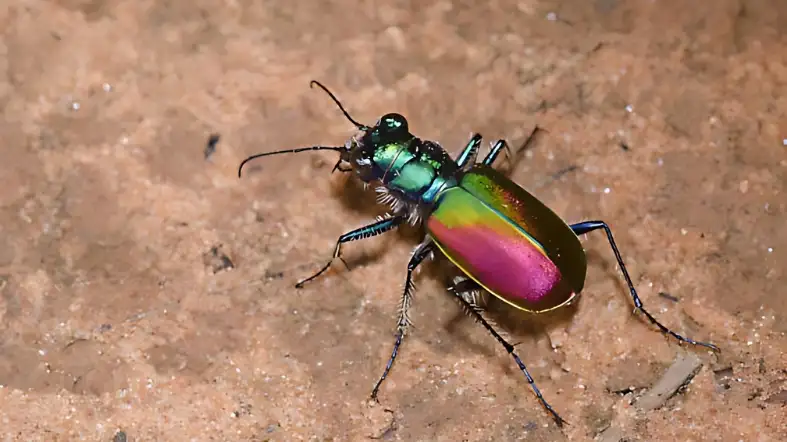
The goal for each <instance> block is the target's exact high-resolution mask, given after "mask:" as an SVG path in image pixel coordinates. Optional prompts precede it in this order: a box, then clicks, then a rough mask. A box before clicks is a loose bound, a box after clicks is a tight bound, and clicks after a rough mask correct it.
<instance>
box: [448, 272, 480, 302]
mask: <svg viewBox="0 0 787 442" xmlns="http://www.w3.org/2000/svg"><path fill="white" fill-rule="evenodd" d="M448 291H449V292H451V293H453V294H455V295H457V296H461V297H463V298H464V299H465V300H466V301H467V302H469V303H471V304H474V305H476V306H479V307H480V305H481V304H482V302H484V301H485V299H484V297H483V291H482V288H481V286H480V285H478V283H476V282H475V281H473V280H472V279H470V278H466V277H464V276H457V277H455V278H454V279H453V285H451V286H450V287H448Z"/></svg>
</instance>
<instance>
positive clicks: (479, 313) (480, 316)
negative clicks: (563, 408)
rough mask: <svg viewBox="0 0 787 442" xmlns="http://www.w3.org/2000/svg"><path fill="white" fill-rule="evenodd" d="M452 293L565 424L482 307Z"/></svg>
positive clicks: (554, 414) (553, 413) (553, 414)
mask: <svg viewBox="0 0 787 442" xmlns="http://www.w3.org/2000/svg"><path fill="white" fill-rule="evenodd" d="M454 295H455V296H456V298H457V299H458V300H459V302H461V303H462V305H463V306H464V308H465V310H467V312H468V313H469V314H470V315H471V316H473V318H474V319H475V320H476V321H477V322H479V323H480V324H481V325H483V326H484V328H485V329H486V330H487V331H488V332H489V333H490V334H491V335H492V336H493V337H494V338H495V340H496V341H497V342H499V343H500V345H502V346H503V347H504V348H505V349H506V351H507V352H508V354H510V355H511V357H513V358H514V361H515V362H516V365H517V366H519V369H520V370H521V371H522V373H523V374H524V375H525V378H527V383H528V384H530V388H532V389H533V393H535V395H536V397H537V398H538V401H539V402H541V405H542V406H543V407H544V408H545V409H546V410H547V411H548V412H549V413H550V414H551V415H552V418H553V419H554V420H555V423H556V424H557V426H558V427H562V426H563V425H566V424H567V422H566V421H564V420H563V418H562V417H560V415H559V414H558V413H557V411H555V409H554V408H552V406H551V405H549V402H547V401H546V399H544V396H543V395H542V394H541V390H539V389H538V386H536V382H535V381H534V380H533V376H531V375H530V372H529V371H528V369H527V366H525V364H524V363H523V362H522V359H520V358H519V355H517V354H516V352H515V351H514V346H513V345H511V344H510V343H509V342H508V341H507V340H506V339H505V338H504V337H503V336H502V335H501V334H500V333H499V332H498V331H497V330H495V328H494V326H492V324H491V321H489V320H488V319H486V315H485V314H484V311H483V309H481V308H480V307H478V306H477V305H475V304H473V303H472V302H470V301H468V300H467V299H465V297H463V296H461V295H460V294H459V293H457V292H454Z"/></svg>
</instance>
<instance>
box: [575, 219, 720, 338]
mask: <svg viewBox="0 0 787 442" xmlns="http://www.w3.org/2000/svg"><path fill="white" fill-rule="evenodd" d="M570 227H571V230H573V231H574V233H575V234H576V235H584V234H586V233H589V232H592V231H594V230H599V229H604V231H605V232H606V233H607V240H608V241H609V245H610V246H611V247H612V251H613V252H614V253H615V259H616V260H617V261H618V266H620V271H621V272H623V277H624V278H625V279H626V284H627V285H628V288H629V292H630V293H631V298H632V299H634V306H635V307H636V309H637V310H639V311H641V312H642V314H644V315H645V317H647V318H648V320H650V322H651V323H652V324H653V325H655V326H656V327H658V328H659V330H661V332H662V333H664V334H667V335H670V336H672V337H674V338H675V339H677V340H678V341H681V342H686V343H689V344H693V345H699V346H702V347H707V348H709V349H711V350H714V351H720V350H719V347H716V346H715V345H713V344H708V343H705V342H699V341H695V340H694V339H691V338H686V337H683V336H681V335H679V334H677V333H675V332H674V331H672V330H670V329H669V328H667V327H666V326H664V325H663V324H662V323H660V322H659V321H658V320H657V319H656V318H655V317H654V316H653V315H651V314H650V312H648V311H647V310H645V307H643V306H642V300H640V299H639V295H637V290H636V289H635V288H634V283H633V282H631V277H630V276H629V272H628V271H627V270H626V266H625V265H624V264H623V258H621V256H620V252H619V251H618V246H617V245H615V239H614V238H613V237H612V230H611V229H610V228H609V226H608V225H607V223H605V222H604V221H585V222H581V223H577V224H572V225H571V226H570Z"/></svg>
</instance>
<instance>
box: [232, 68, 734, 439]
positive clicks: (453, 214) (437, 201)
mask: <svg viewBox="0 0 787 442" xmlns="http://www.w3.org/2000/svg"><path fill="white" fill-rule="evenodd" d="M310 84H311V86H314V85H315V84H316V85H317V86H319V87H320V88H322V89H323V90H324V91H325V92H326V93H327V94H328V95H329V96H330V97H331V99H333V101H334V102H335V103H336V105H337V106H338V107H339V109H340V110H341V111H342V113H344V116H345V117H346V118H347V119H348V120H349V121H350V122H351V123H352V124H354V125H355V126H356V127H357V129H358V132H357V133H356V134H355V135H354V136H353V137H352V138H350V140H349V141H347V143H346V144H345V145H344V146H335V147H334V146H313V147H304V148H299V149H289V150H283V151H276V152H268V153H262V154H257V155H253V156H251V157H249V158H246V159H245V160H243V162H242V163H241V164H240V167H239V168H238V177H240V176H241V170H242V169H243V165H244V164H246V162H248V161H250V160H252V159H255V158H259V157H263V156H268V155H277V154H284V153H297V152H304V151H313V150H334V151H337V152H339V154H340V157H339V161H338V162H337V163H336V165H335V166H334V168H333V170H334V171H335V170H339V171H341V172H353V173H354V174H355V175H356V176H357V177H358V178H360V179H361V180H362V181H363V182H364V183H372V182H377V183H380V184H381V185H380V187H378V188H377V191H378V192H379V193H380V195H379V198H378V200H379V201H380V202H382V203H388V204H390V205H391V209H392V214H391V215H389V216H387V217H384V218H382V219H380V220H378V221H377V222H375V223H372V224H369V225H367V226H363V227H361V228H358V229H356V230H353V231H351V232H347V233H345V234H344V235H342V236H340V237H339V240H338V241H337V242H336V247H335V249H334V252H333V258H332V259H331V260H330V261H328V262H327V263H326V264H325V265H324V266H323V267H322V268H321V269H320V270H319V271H318V272H317V273H315V274H314V275H312V276H310V277H308V278H306V279H304V280H302V281H300V282H298V283H297V284H296V287H298V288H300V287H302V286H303V284H305V283H306V282H308V281H311V280H313V279H314V278H316V277H318V276H320V275H321V274H322V273H323V272H325V271H326V270H327V269H328V268H329V267H330V265H331V263H332V262H333V260H335V259H337V258H339V259H341V246H342V244H344V243H346V242H349V241H354V240H358V239H363V238H369V237H372V236H376V235H379V234H381V233H384V232H387V231H390V230H392V229H393V228H395V227H397V226H399V225H400V224H402V223H405V222H409V223H411V224H417V223H419V222H421V221H423V222H424V223H425V227H426V232H427V233H426V237H425V238H424V240H423V242H421V244H420V245H418V247H416V248H415V250H414V252H413V254H412V257H411V258H410V262H409V263H408V264H407V277H406V281H405V284H404V291H403V293H402V298H401V310H400V313H399V319H398V323H397V333H396V341H395V343H394V347H393V352H392V353H391V357H390V358H389V360H388V363H387V364H386V366H385V370H384V371H383V373H382V375H381V376H380V379H379V380H378V381H377V383H376V384H375V386H374V388H373V390H372V398H374V399H375V400H376V399H377V393H378V391H379V389H380V385H381V384H382V383H383V381H384V380H385V378H386V377H387V376H388V373H389V371H390V370H391V367H392V365H393V363H394V360H395V359H396V356H397V354H398V351H399V346H400V345H401V343H402V339H403V338H404V336H405V332H406V330H407V327H408V325H409V324H410V320H409V318H408V309H409V307H410V304H411V299H412V292H413V282H412V277H413V272H414V271H415V269H416V268H417V267H418V266H419V265H420V264H421V262H423V261H424V259H426V258H427V257H429V256H432V255H433V252H434V251H435V248H438V249H440V251H442V252H443V254H444V255H445V256H447V257H448V259H449V260H451V262H453V263H454V264H455V265H456V266H457V267H459V269H461V270H462V272H463V273H464V274H465V275H466V277H467V278H464V279H461V280H460V281H459V282H458V283H457V284H456V285H455V286H454V287H452V288H451V289H450V291H451V292H452V293H454V294H455V295H456V296H457V298H458V300H459V302H460V303H461V304H463V306H464V307H465V308H466V310H467V311H468V312H469V313H470V314H471V315H472V316H474V318H475V319H476V320H477V321H478V322H479V323H481V324H482V325H483V326H484V327H485V328H486V330H487V331H489V333H491V334H492V336H494V338H495V339H496V340H497V341H498V342H499V343H500V344H501V345H502V346H503V347H505V349H506V351H507V352H508V353H509V354H510V355H511V356H512V357H513V358H514V361H516V364H517V365H518V366H519V369H520V370H522V373H524V375H525V377H526V378H527V382H528V383H529V384H530V386H531V388H532V389H533V392H534V393H535V395H536V396H537V397H538V400H539V401H540V402H541V404H542V405H543V406H544V408H546V409H547V410H548V411H549V412H550V413H551V414H552V416H553V418H554V419H555V422H556V423H557V425H558V426H562V425H563V424H564V421H563V419H562V418H561V417H560V415H558V413H557V412H556V411H555V410H554V409H553V408H552V407H551V406H550V405H549V403H547V401H546V400H545V399H544V397H543V396H542V395H541V392H540V391H539V389H538V387H537V386H536V384H535V382H534V381H533V378H532V376H531V375H530V373H529V372H528V370H527V368H526V367H525V364H524V363H523V362H522V360H521V359H520V358H519V356H518V355H517V354H516V353H515V352H514V346H513V345H511V344H510V343H509V342H508V341H506V340H505V339H504V338H503V337H502V336H501V335H500V334H499V333H498V332H497V331H496V330H495V328H494V327H493V326H492V325H491V323H490V322H489V321H488V320H487V319H486V318H485V315H484V314H483V310H482V309H481V308H480V306H479V305H477V303H476V302H474V298H473V297H468V296H464V295H465V294H466V293H467V292H472V291H475V290H481V289H482V290H485V291H487V292H489V293H491V294H492V295H494V296H496V297H497V298H499V299H501V300H502V301H504V302H506V303H507V304H509V305H511V306H513V307H515V308H517V309H520V310H524V311H527V312H532V313H542V312H546V311H550V310H554V309H557V308H559V307H562V306H565V305H567V304H569V303H570V302H571V301H572V300H574V298H575V297H576V296H577V295H578V294H579V293H580V291H582V287H583V286H584V283H585V273H586V270H587V263H586V259H585V251H584V249H583V248H582V245H581V244H580V242H579V238H578V235H583V234H586V233H588V232H592V231H594V230H600V229H603V230H604V231H605V233H606V235H607V240H608V241H609V245H610V246H611V248H612V251H613V252H614V254H615V259H616V260H617V262H618V265H619V266H620V270H621V271H622V272H623V277H624V278H625V280H626V284H627V285H628V288H629V291H630V293H631V297H632V298H633V300H634V306H635V307H636V309H637V310H639V311H640V312H642V313H643V314H644V315H645V317H647V318H648V320H649V321H650V322H651V323H653V324H654V325H655V326H657V327H658V328H659V329H660V330H661V331H662V332H663V333H665V334H668V335H671V336H673V337H674V338H676V339H677V340H679V341H682V342H687V343H690V344H694V345H700V346H704V347H707V348H710V349H712V350H714V351H718V350H719V349H718V348H717V347H716V346H715V345H713V344H708V343H704V342H698V341H695V340H693V339H689V338H685V337H683V336H681V335H678V334H677V333H675V332H673V331H672V330H670V329H668V328H667V327H665V326H664V325H662V324H661V323H660V322H659V321H658V320H656V318H655V317H653V315H651V314H650V313H649V312H648V311H647V310H645V308H644V307H643V305H642V301H641V300H640V299H639V296H638V295H637V291H636V290H635V289H634V284H633V283H632V281H631V277H629V274H628V271H627V270H626V266H625V265H624V264H623V260H622V258H621V257H620V252H619V251H618V248H617V246H616V245H615V240H614V239H613V237H612V231H611V230H610V228H609V226H607V224H606V223H605V222H604V221H585V222H581V223H577V224H572V225H568V224H566V223H565V222H564V221H563V220H562V219H561V218H560V217H558V216H557V215H556V214H555V213H554V212H553V211H552V210H550V209H549V208H548V207H547V206H545V205H544V204H543V203H542V202H540V201H539V200H538V199H536V198H535V197H534V196H532V195H531V194H530V193H528V192H527V191H525V190H524V189H522V188H521V187H519V186H518V185H517V184H515V183H514V182H513V181H511V180H510V179H509V178H507V177H506V176H505V175H503V174H502V173H500V172H498V171H497V170H496V169H494V168H492V164H493V163H494V161H495V159H496V158H497V157H498V155H499V154H500V152H501V151H502V150H503V149H506V148H507V145H506V142H505V141H504V140H499V141H497V142H496V143H495V144H494V145H492V148H491V150H490V152H489V153H488V154H487V155H486V157H484V158H483V160H481V162H476V157H477V155H478V150H479V147H480V145H481V135H479V134H475V135H474V136H473V137H472V138H471V139H470V141H469V142H468V143H467V145H466V146H465V148H464V149H463V150H462V152H461V153H460V154H459V156H458V157H457V158H456V160H454V159H452V158H451V157H450V156H449V154H448V153H447V152H446V151H445V150H443V148H442V147H441V146H440V145H439V144H437V143H435V142H433V141H429V140H423V139H420V138H417V137H415V136H413V135H412V134H411V133H410V131H409V129H408V126H407V120H406V119H405V118H404V117H403V116H402V115H399V114H395V113H391V114H386V115H384V116H383V117H382V118H380V120H379V121H378V122H377V124H375V125H374V126H366V125H363V124H360V123H358V122H357V121H355V120H354V119H353V118H352V117H351V116H350V115H349V114H348V113H347V111H346V110H345V109H344V107H343V106H342V104H341V103H340V102H339V100H338V99H337V98H336V97H335V96H334V95H333V94H332V93H331V92H330V91H329V90H328V89H327V88H326V87H325V86H323V85H322V84H320V83H318V82H316V81H312V82H311V83H310ZM534 132H535V131H534ZM531 136H532V134H531Z"/></svg>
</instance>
